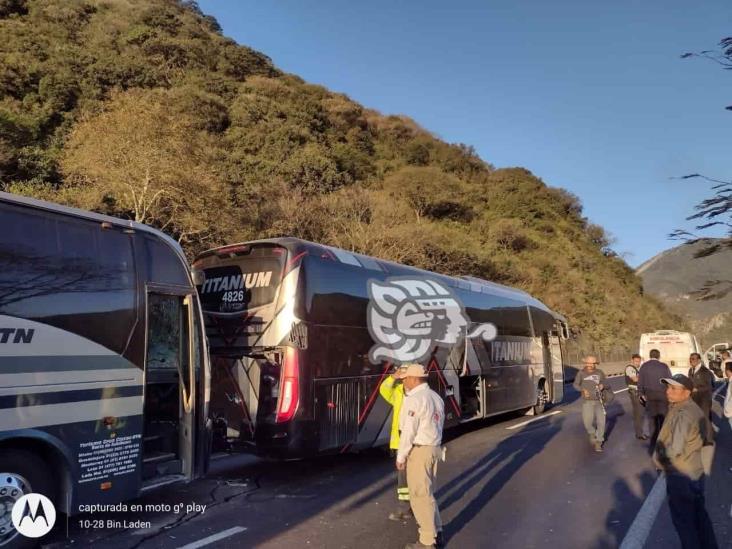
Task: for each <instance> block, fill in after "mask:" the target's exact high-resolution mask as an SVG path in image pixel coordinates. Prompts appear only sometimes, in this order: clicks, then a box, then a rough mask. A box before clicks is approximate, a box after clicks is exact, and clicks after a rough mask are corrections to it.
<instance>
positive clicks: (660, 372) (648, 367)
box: [638, 349, 671, 447]
mask: <svg viewBox="0 0 732 549" xmlns="http://www.w3.org/2000/svg"><path fill="white" fill-rule="evenodd" d="M649 355H650V357H651V358H650V360H647V361H646V362H644V363H643V364H642V365H641V367H640V371H639V375H638V391H639V392H640V395H641V397H642V398H643V400H644V401H645V403H646V413H647V414H648V417H649V419H650V423H651V425H650V428H651V429H652V433H653V434H652V435H651V447H653V445H654V444H655V443H656V439H657V438H658V433H659V431H660V430H661V426H662V425H663V420H664V418H665V417H666V412H667V411H668V400H666V391H665V390H664V386H663V385H661V380H662V379H665V378H669V377H671V370H670V369H669V367H668V365H667V364H665V363H663V362H661V361H660V360H659V359H660V358H661V352H660V351H659V350H658V349H652V350H651V352H650V353H649Z"/></svg>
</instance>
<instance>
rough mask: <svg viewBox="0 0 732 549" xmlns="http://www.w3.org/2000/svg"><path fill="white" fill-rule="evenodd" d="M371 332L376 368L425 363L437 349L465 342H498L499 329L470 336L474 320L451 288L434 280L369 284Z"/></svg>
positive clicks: (484, 326) (482, 329) (484, 327)
mask: <svg viewBox="0 0 732 549" xmlns="http://www.w3.org/2000/svg"><path fill="white" fill-rule="evenodd" d="M368 292H369V305H368V313H367V314H368V328H369V332H370V334H371V337H372V338H373V340H374V341H375V342H376V343H375V344H374V345H373V346H372V347H371V350H370V352H369V359H370V360H371V362H373V363H378V362H380V361H382V360H388V361H391V362H395V363H405V362H420V361H423V360H424V359H426V358H427V357H428V356H429V354H430V352H431V351H432V348H433V347H434V346H435V345H438V346H442V347H451V346H453V345H455V344H456V343H457V342H458V341H459V340H460V339H462V338H463V337H476V336H480V337H482V338H483V339H484V340H486V341H491V340H493V339H495V337H496V335H497V330H496V327H495V326H494V325H493V324H490V323H485V324H481V325H479V326H477V327H475V329H474V330H473V331H472V332H471V333H470V334H468V333H467V330H468V326H469V324H470V319H469V318H468V316H467V314H466V313H465V307H464V306H463V304H462V302H461V301H460V300H459V299H458V298H457V296H456V295H455V294H453V293H452V292H451V291H450V289H449V288H447V287H445V286H444V285H442V284H440V283H439V282H436V281H434V280H429V279H413V278H400V277H393V278H389V279H387V280H386V281H384V282H380V281H378V280H369V282H368Z"/></svg>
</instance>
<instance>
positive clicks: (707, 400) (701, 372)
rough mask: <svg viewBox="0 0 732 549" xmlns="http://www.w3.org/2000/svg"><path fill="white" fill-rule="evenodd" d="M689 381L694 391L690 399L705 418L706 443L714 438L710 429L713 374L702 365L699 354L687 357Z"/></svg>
mask: <svg viewBox="0 0 732 549" xmlns="http://www.w3.org/2000/svg"><path fill="white" fill-rule="evenodd" d="M689 364H691V368H689V379H691V381H692V382H693V383H694V389H693V390H692V391H691V398H692V400H693V401H694V402H696V404H697V406H699V408H701V411H702V412H703V413H704V417H705V418H707V419H708V420H709V421H707V425H706V431H707V441H710V442H711V441H712V440H713V438H714V430H713V429H712V396H713V393H714V374H713V373H712V372H711V370H710V369H709V368H707V367H706V366H704V364H703V363H702V359H701V355H700V354H699V353H691V355H689Z"/></svg>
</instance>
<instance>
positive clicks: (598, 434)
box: [574, 355, 607, 452]
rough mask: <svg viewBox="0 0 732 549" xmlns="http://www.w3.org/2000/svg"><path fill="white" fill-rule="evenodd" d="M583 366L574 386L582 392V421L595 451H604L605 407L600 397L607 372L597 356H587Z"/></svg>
mask: <svg viewBox="0 0 732 549" xmlns="http://www.w3.org/2000/svg"><path fill="white" fill-rule="evenodd" d="M582 364H583V365H584V368H582V369H581V370H580V371H579V372H577V375H576V376H575V378H574V388H575V389H577V390H578V391H580V392H581V393H582V398H583V402H582V422H583V423H584V424H585V429H586V430H587V434H588V435H589V437H590V444H592V445H593V446H594V448H595V452H602V443H603V442H604V440H605V419H606V417H605V409H604V408H603V405H602V402H600V398H601V395H602V389H603V388H604V386H605V385H604V384H605V381H606V379H607V378H606V376H605V372H603V371H602V370H600V369H599V368H598V367H597V365H598V362H597V357H594V356H592V355H590V356H586V357H585V358H584V360H583V361H582Z"/></svg>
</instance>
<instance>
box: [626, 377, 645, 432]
mask: <svg viewBox="0 0 732 549" xmlns="http://www.w3.org/2000/svg"><path fill="white" fill-rule="evenodd" d="M628 396H629V397H630V405H631V406H632V407H633V426H634V427H635V436H637V437H642V436H643V415H644V414H643V405H642V404H641V403H640V399H639V398H638V390H637V389H628Z"/></svg>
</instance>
